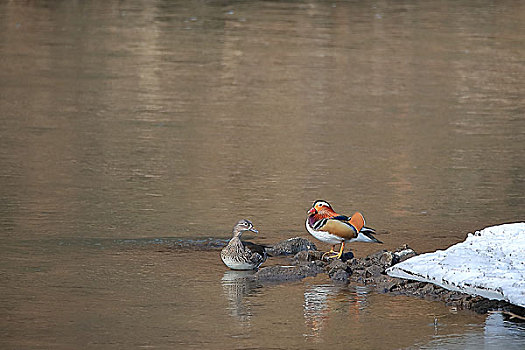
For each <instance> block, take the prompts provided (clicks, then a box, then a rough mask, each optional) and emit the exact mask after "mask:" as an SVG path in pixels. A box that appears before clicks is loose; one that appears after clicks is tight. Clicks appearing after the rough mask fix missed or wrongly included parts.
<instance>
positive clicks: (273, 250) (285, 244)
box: [266, 237, 317, 256]
mask: <svg viewBox="0 0 525 350" xmlns="http://www.w3.org/2000/svg"><path fill="white" fill-rule="evenodd" d="M303 250H317V247H316V246H315V244H313V243H312V242H311V241H310V240H308V239H306V238H302V237H295V238H290V239H287V240H284V241H281V242H279V243H276V244H274V245H273V246H271V247H268V248H266V251H267V252H268V254H269V255H270V256H279V255H293V254H297V253H299V252H300V251H303Z"/></svg>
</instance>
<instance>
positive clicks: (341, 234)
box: [306, 200, 383, 259]
mask: <svg viewBox="0 0 525 350" xmlns="http://www.w3.org/2000/svg"><path fill="white" fill-rule="evenodd" d="M307 213H308V218H306V229H307V230H308V232H309V233H310V234H311V235H312V236H314V237H315V238H317V239H318V240H320V241H322V242H325V243H328V244H331V245H332V248H331V249H330V251H329V252H326V253H324V254H323V257H324V256H325V255H327V254H331V253H333V255H331V256H328V258H337V259H338V258H340V257H341V255H342V254H343V249H344V248H345V242H368V243H383V242H381V241H379V240H378V239H376V238H375V237H374V236H373V235H372V234H373V233H375V230H374V229H372V228H369V227H365V218H364V217H363V215H362V214H361V213H360V212H356V213H355V214H354V215H352V216H351V217H348V216H346V215H340V214H337V213H336V212H335V211H334V210H333V209H332V206H331V205H330V204H329V203H328V202H327V201H322V200H317V201H315V202H314V204H313V205H312V208H311V209H310V210H308V212H307ZM337 244H341V249H340V250H339V252H336V251H334V248H335V246H336V245H337Z"/></svg>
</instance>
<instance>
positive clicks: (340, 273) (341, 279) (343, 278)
mask: <svg viewBox="0 0 525 350" xmlns="http://www.w3.org/2000/svg"><path fill="white" fill-rule="evenodd" d="M349 277H350V274H349V273H348V272H346V271H345V270H342V269H338V270H336V271H335V272H334V273H333V274H332V275H330V279H331V280H332V281H334V282H338V283H348V280H349Z"/></svg>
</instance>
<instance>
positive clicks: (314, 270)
mask: <svg viewBox="0 0 525 350" xmlns="http://www.w3.org/2000/svg"><path fill="white" fill-rule="evenodd" d="M321 272H323V269H322V268H321V267H319V266H317V265H316V264H315V263H313V262H309V263H306V264H301V265H297V266H269V267H264V268H262V269H260V270H259V271H257V273H256V274H255V278H256V279H257V280H259V281H260V282H286V281H298V280H301V279H303V278H305V277H311V276H316V275H317V274H318V273H321Z"/></svg>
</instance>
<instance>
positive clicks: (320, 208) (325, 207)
mask: <svg viewBox="0 0 525 350" xmlns="http://www.w3.org/2000/svg"><path fill="white" fill-rule="evenodd" d="M307 214H308V216H315V215H321V216H323V217H324V216H333V215H334V214H335V211H334V210H333V209H332V206H331V205H330V203H328V202H327V201H323V200H320V199H318V200H316V201H315V202H314V204H312V207H311V208H310V210H308V212H307Z"/></svg>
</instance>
